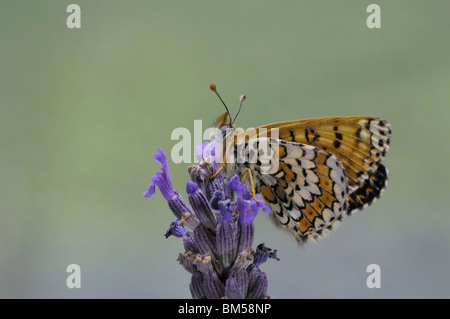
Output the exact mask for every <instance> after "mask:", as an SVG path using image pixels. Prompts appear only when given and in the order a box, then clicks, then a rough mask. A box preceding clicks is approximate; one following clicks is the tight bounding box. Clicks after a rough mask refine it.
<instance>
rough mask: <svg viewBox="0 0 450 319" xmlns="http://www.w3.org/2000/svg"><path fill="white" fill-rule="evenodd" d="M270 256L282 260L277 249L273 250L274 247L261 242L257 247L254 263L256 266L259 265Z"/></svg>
mask: <svg viewBox="0 0 450 319" xmlns="http://www.w3.org/2000/svg"><path fill="white" fill-rule="evenodd" d="M269 258H273V259H275V260H280V259H279V258H278V256H277V250H272V248H269V247H266V245H264V243H262V244H259V245H258V247H256V253H255V256H254V257H253V265H254V266H255V267H259V266H261V265H262V264H263V263H265V262H266V261H267V259H269Z"/></svg>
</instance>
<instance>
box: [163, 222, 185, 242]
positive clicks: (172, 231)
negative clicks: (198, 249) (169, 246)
mask: <svg viewBox="0 0 450 319" xmlns="http://www.w3.org/2000/svg"><path fill="white" fill-rule="evenodd" d="M179 222H180V221H179V220H178V218H175V221H173V222H172V223H171V224H170V226H169V229H168V230H167V232H166V233H165V234H164V236H165V237H166V238H169V236H172V235H173V236H175V237H178V238H181V237H183V235H184V234H185V233H186V229H184V227H183V226H180V225H179Z"/></svg>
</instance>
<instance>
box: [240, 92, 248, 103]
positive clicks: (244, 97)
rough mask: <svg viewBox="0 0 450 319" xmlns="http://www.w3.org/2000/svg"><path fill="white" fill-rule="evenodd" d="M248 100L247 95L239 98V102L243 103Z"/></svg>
mask: <svg viewBox="0 0 450 319" xmlns="http://www.w3.org/2000/svg"><path fill="white" fill-rule="evenodd" d="M246 98H247V96H246V95H245V94H241V96H240V97H239V101H240V102H242V101H244V100H245V99H246Z"/></svg>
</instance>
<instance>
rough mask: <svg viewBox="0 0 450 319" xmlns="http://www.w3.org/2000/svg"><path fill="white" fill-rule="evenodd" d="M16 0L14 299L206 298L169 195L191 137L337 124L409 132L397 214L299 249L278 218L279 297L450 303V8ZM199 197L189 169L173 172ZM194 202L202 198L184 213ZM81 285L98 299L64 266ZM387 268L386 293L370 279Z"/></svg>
mask: <svg viewBox="0 0 450 319" xmlns="http://www.w3.org/2000/svg"><path fill="white" fill-rule="evenodd" d="M70 3H72V2H71V1H56V0H55V1H2V5H1V10H0V133H1V134H0V167H1V170H0V297H2V298H190V293H189V288H188V285H189V280H190V277H189V275H188V273H187V272H186V271H184V269H183V268H182V267H181V266H180V265H179V264H178V263H177V261H176V258H177V255H178V253H179V252H182V251H183V247H182V243H181V241H180V240H178V239H176V238H172V237H171V238H169V239H165V238H164V237H163V234H164V233H165V231H166V230H167V228H168V225H169V223H170V222H171V221H172V220H173V215H172V214H171V213H170V211H169V209H168V207H167V206H166V202H165V200H164V199H163V197H162V196H161V194H160V193H159V191H158V193H157V194H155V196H154V197H152V198H151V199H144V197H143V196H142V192H143V191H144V190H145V189H146V188H147V186H148V184H149V181H150V177H151V176H152V175H153V174H154V173H155V171H156V170H157V169H158V168H159V167H160V165H159V163H157V162H154V161H153V159H152V156H153V154H154V153H155V151H156V149H157V148H158V147H162V148H163V149H164V150H165V152H166V154H170V151H171V148H172V147H173V145H175V143H176V141H172V140H171V138H170V137H171V132H172V130H173V129H174V128H177V127H186V128H188V129H190V130H192V129H193V123H194V120H195V119H202V120H204V125H203V126H204V128H206V127H207V126H208V125H209V124H210V123H212V121H213V120H214V119H215V117H216V116H218V115H219V114H220V113H221V112H223V107H222V106H221V104H220V102H219V101H218V99H217V98H216V97H215V96H214V94H213V93H212V92H210V91H209V88H208V85H209V83H210V82H213V81H214V82H216V84H217V86H218V90H219V92H221V94H222V97H223V98H224V99H225V100H226V101H227V102H228V104H229V107H230V108H231V109H232V112H235V111H236V109H237V105H238V97H239V95H240V94H242V93H245V94H246V95H247V101H246V102H245V104H244V109H243V111H242V112H241V114H240V115H239V118H238V120H237V123H238V126H241V127H244V128H247V127H254V126H258V125H262V124H267V123H271V122H278V121H285V120H292V119H300V118H308V117H317V116H329V115H376V116H379V117H383V118H385V119H387V120H388V121H389V122H390V123H391V124H392V127H393V137H392V144H391V149H390V151H389V152H388V154H387V157H386V159H385V161H384V163H385V165H386V166H387V167H388V168H389V172H390V175H389V176H390V183H389V186H388V188H387V190H386V191H385V193H384V194H383V196H382V198H381V199H380V200H379V201H378V202H376V203H375V204H374V205H372V206H371V207H370V208H367V209H365V210H364V211H363V212H360V213H358V214H356V215H354V216H353V217H351V218H349V219H347V220H346V221H345V222H344V223H343V224H342V225H341V226H340V228H339V229H338V230H337V231H336V232H335V233H333V234H332V235H331V236H330V237H329V238H327V239H324V240H322V241H321V242H320V243H318V244H311V245H308V246H307V247H305V248H299V247H297V245H296V244H295V242H293V241H292V240H291V239H290V238H289V236H288V235H286V234H284V233H282V232H280V231H279V230H278V229H276V228H275V227H273V225H272V224H271V223H270V221H269V219H268V218H265V216H263V214H261V215H260V216H258V218H257V220H256V239H255V243H254V246H255V247H256V245H257V244H258V243H260V242H265V243H266V245H267V246H269V247H271V248H274V249H278V251H279V256H280V258H281V260H280V261H279V262H276V261H273V260H271V261H269V262H267V263H266V264H264V265H263V266H262V267H261V268H262V270H263V271H265V272H266V273H267V275H268V278H269V291H268V294H269V295H271V296H272V297H273V298H340V297H342V298H419V297H425V298H428V297H430V298H431V297H433V298H444V297H445V298H449V297H450V275H449V269H450V256H449V243H450V233H449V226H450V217H449V215H450V214H449V211H448V194H449V191H448V188H449V178H450V176H449V169H448V160H449V157H450V156H449V155H450V154H449V146H450V145H449V128H448V125H449V124H448V123H449V115H450V112H449V101H450V90H449V88H450V63H449V62H450V59H449V57H450V41H449V37H448V34H449V31H450V20H449V16H448V12H450V2H448V1H446V0H442V1H439V0H435V1H428V2H426V1H406V0H397V1H376V3H377V4H379V5H380V6H381V10H382V12H381V19H382V20H381V25H382V28H381V29H377V30H371V29H368V28H367V26H366V18H367V16H368V15H369V14H368V13H366V7H367V5H368V4H370V3H373V1H360V0H352V1H333V2H331V1H298V0H296V1H282V2H275V1H261V0H258V1H256V0H252V1H227V2H224V1H206V0H205V1H148V0H147V1H135V0H133V1H84V0H78V1H76V2H75V3H77V4H78V5H80V7H81V29H78V30H75V29H74V30H70V29H68V28H67V27H66V18H67V16H68V15H69V14H68V13H66V7H67V6H68V5H69V4H70ZM169 165H170V169H171V175H172V179H173V183H174V186H175V188H176V189H177V190H179V191H180V192H181V193H182V194H183V195H184V196H185V183H186V180H187V177H188V175H187V171H186V167H187V166H188V164H174V163H172V162H170V163H169ZM185 197H186V196H185ZM72 263H75V264H78V265H80V267H81V289H68V288H67V287H66V278H67V276H68V275H69V274H68V273H66V267H67V265H69V264H72ZM373 263H375V264H378V265H380V267H381V288H380V289H368V288H367V286H366V278H367V276H368V275H369V274H368V273H366V267H367V266H368V265H369V264H373Z"/></svg>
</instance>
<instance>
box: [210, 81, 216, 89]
mask: <svg viewBox="0 0 450 319" xmlns="http://www.w3.org/2000/svg"><path fill="white" fill-rule="evenodd" d="M209 88H210V89H211V91H215V90H216V83H214V82H212V83H211V84H210V85H209Z"/></svg>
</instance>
